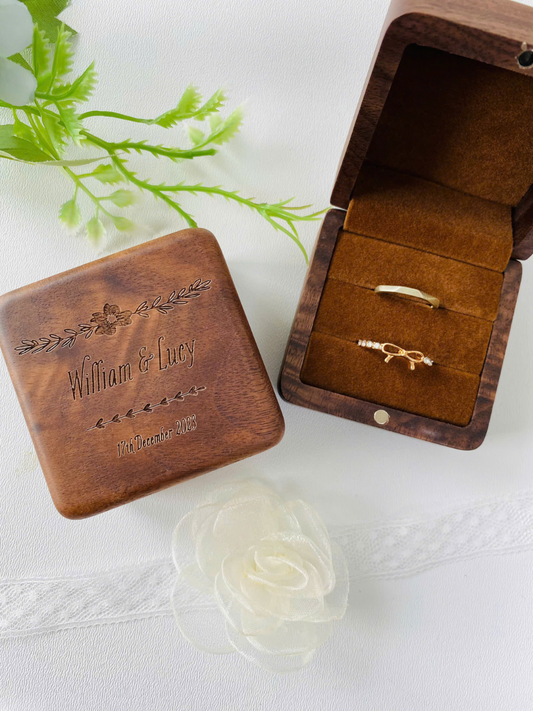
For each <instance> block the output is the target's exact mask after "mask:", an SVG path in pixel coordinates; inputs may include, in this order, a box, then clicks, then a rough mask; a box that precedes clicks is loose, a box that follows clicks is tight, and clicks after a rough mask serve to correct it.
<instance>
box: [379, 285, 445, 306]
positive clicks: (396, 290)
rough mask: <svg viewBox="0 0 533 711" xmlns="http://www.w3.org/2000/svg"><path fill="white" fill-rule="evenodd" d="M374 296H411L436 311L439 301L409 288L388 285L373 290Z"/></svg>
mask: <svg viewBox="0 0 533 711" xmlns="http://www.w3.org/2000/svg"><path fill="white" fill-rule="evenodd" d="M374 291H375V293H376V294H404V295H405V296H412V297H413V298H415V299H421V300H422V301H426V302H427V303H428V304H429V305H430V306H431V308H432V309H438V308H439V306H440V301H439V299H437V297H436V296H431V295H430V294H426V293H425V292H424V291H420V289H412V288H411V287H410V286H390V285H388V284H380V285H379V286H376V288H375V289H374Z"/></svg>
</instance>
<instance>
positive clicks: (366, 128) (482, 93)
mask: <svg viewBox="0 0 533 711" xmlns="http://www.w3.org/2000/svg"><path fill="white" fill-rule="evenodd" d="M531 45H533V9H532V8H530V7H526V6H524V5H521V4H518V3H514V2H510V1H509V0H491V1H489V2H487V1H486V0H468V1H466V0H464V1H458V0H451V1H448V2H441V0H424V1H423V0H399V1H397V2H393V4H392V5H391V9H390V12H389V15H388V17H387V20H386V22H385V26H384V28H383V32H382V37H381V40H380V43H379V45H378V49H377V52H376V56H375V58H374V61H373V65H372V67H371V69H370V74H369V77H368V79H367V83H366V87H365V89H364V91H363V95H362V98H361V101H360V105H359V108H358V111H357V113H356V116H355V119H354V123H353V125H352V128H351V131H350V134H349V137H348V141H347V144H346V147H345V151H344V155H343V158H342V161H341V164H340V168H339V172H338V174H337V178H336V182H335V186H334V189H333V194H332V198H331V201H332V204H333V205H335V206H338V207H341V208H344V209H347V207H348V205H349V202H350V196H351V195H352V191H353V189H354V186H355V183H356V180H357V177H358V175H359V171H360V169H361V167H362V165H363V163H364V162H369V163H372V164H374V165H380V166H384V167H388V168H392V169H394V170H398V171H402V172H405V173H409V174H411V175H415V176H418V177H421V178H424V179H426V180H430V181H433V182H435V183H437V184H439V185H443V186H445V187H449V188H452V189H454V190H459V191H462V192H464V193H466V194H468V195H473V196H476V197H481V198H484V199H486V200H490V201H495V202H500V203H503V204H505V205H509V206H510V208H511V209H512V216H513V231H514V237H513V239H514V251H513V256H514V257H516V258H519V259H527V258H528V257H529V256H530V255H531V253H532V252H533V189H532V188H531V186H532V184H533V131H532V130H531V128H530V126H531V118H530V117H531V115H532V113H533V53H529V47H530V46H531ZM528 53H529V54H528ZM524 65H525V66H524Z"/></svg>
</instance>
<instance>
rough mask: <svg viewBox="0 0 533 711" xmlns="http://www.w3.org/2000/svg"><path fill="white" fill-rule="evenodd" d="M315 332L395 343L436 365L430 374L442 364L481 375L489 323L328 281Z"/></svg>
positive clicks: (379, 355) (333, 280) (383, 374)
mask: <svg viewBox="0 0 533 711" xmlns="http://www.w3.org/2000/svg"><path fill="white" fill-rule="evenodd" d="M314 331H319V332H320V333H324V334H326V335H329V336H335V337H336V338H342V339H344V340H346V341H352V342H357V341H358V340H371V341H378V342H379V343H394V344H396V345H397V346H400V347H401V348H404V349H405V350H416V351H422V353H424V355H426V356H429V357H430V358H431V359H432V360H434V361H435V366H433V370H437V369H438V367H437V366H441V365H444V366H446V367H447V368H455V369H457V370H464V371H466V372H468V373H473V374H474V375H479V373H480V372H481V369H482V368H483V363H484V362H485V355H486V352H487V347H488V344H489V339H490V334H491V332H492V323H491V322H490V321H487V320H485V319H478V318H474V317H472V316H466V315H464V314H459V313H457V312H455V311H448V310H447V309H431V308H430V307H429V306H425V305H423V304H422V303H417V302H414V301H410V300H407V299H401V298H389V297H388V296H386V295H384V294H375V293H374V292H373V291H371V290H370V289H363V288H361V287H359V286H354V285H353V284H348V283H346V282H342V281H336V280H335V279H328V280H327V282H326V286H325V288H324V292H323V294H322V300H321V303H320V308H319V310H318V314H317V317H316V320H315V325H314ZM376 357H377V359H378V361H379V360H383V359H384V357H385V356H384V355H383V354H382V353H378V354H377V355H376ZM403 364H404V367H405V376H406V377H407V378H409V375H410V373H409V372H408V363H407V361H406V360H405V359H404V360H403ZM427 367H428V366H425V365H420V366H417V368H422V369H426V368H427ZM387 375H388V371H387V369H386V368H385V369H384V370H383V372H382V373H381V376H382V378H384V379H385V380H386V379H387Z"/></svg>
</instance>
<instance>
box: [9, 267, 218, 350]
mask: <svg viewBox="0 0 533 711" xmlns="http://www.w3.org/2000/svg"><path fill="white" fill-rule="evenodd" d="M210 288H211V280H210V279H207V280H206V281H202V280H201V279H197V280H196V281H195V282H193V283H192V284H190V285H189V287H182V288H181V289H180V290H179V291H176V290H174V291H173V292H172V293H171V294H170V295H169V297H168V299H167V300H166V301H163V300H162V298H161V296H157V297H156V298H155V299H154V300H153V301H152V303H151V304H149V302H148V301H142V302H141V303H140V304H139V305H138V306H137V308H136V309H135V311H128V310H125V311H121V310H120V308H119V307H118V306H117V305H116V304H108V303H106V304H104V307H103V309H102V311H95V312H94V313H93V316H92V318H91V319H90V321H89V323H80V324H78V328H77V329H74V328H65V329H63V331H64V333H65V335H64V336H63V335H59V334H57V333H50V334H49V335H48V336H44V337H41V338H38V339H28V338H25V339H23V340H22V341H21V342H20V345H18V346H16V347H15V350H16V351H17V353H18V354H19V355H26V354H27V353H31V354H33V355H35V354H37V353H41V352H42V351H45V352H46V353H51V352H52V351H54V350H55V349H56V348H57V347H58V346H61V348H72V347H73V346H74V344H75V343H76V341H77V339H78V336H83V337H84V338H91V336H93V335H95V334H96V335H100V336H101V335H106V336H113V335H114V334H115V333H116V331H117V327H118V326H129V325H130V324H131V323H133V321H132V317H133V316H139V317H140V318H149V317H150V313H151V312H152V311H157V312H158V313H160V314H163V315H164V316H166V315H167V314H168V313H169V312H170V311H172V310H173V309H174V307H175V306H186V305H187V304H188V303H189V302H190V300H191V299H197V298H198V297H200V296H201V295H202V294H203V293H204V291H208V290H209V289H210Z"/></svg>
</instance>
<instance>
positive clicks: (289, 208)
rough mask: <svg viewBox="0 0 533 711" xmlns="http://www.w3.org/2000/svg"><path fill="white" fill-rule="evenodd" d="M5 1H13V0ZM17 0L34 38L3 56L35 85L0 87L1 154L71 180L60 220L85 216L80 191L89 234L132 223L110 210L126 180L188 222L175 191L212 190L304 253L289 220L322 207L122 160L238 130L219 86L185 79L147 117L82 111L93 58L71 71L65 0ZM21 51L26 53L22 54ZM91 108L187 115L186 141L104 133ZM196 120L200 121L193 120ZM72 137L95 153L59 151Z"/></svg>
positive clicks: (157, 121) (212, 144)
mask: <svg viewBox="0 0 533 711" xmlns="http://www.w3.org/2000/svg"><path fill="white" fill-rule="evenodd" d="M5 1H6V2H7V3H8V4H15V0H5ZM24 3H25V5H27V7H28V10H29V11H30V13H31V15H32V18H33V22H34V29H33V41H32V43H31V47H30V48H29V49H28V50H26V51H25V52H24V53H22V54H21V53H18V54H16V55H14V56H11V57H10V58H9V60H10V62H14V63H17V64H18V65H19V68H18V69H17V68H15V69H17V71H19V72H22V68H24V69H25V70H26V72H31V74H32V75H33V77H35V79H33V77H30V79H31V81H32V82H34V84H35V90H34V91H32V92H31V97H30V98H31V100H30V101H27V102H26V103H24V104H23V105H14V104H10V103H9V102H7V101H2V100H1V99H2V95H1V92H0V106H1V107H4V108H7V109H10V110H11V112H12V123H8V124H4V125H0V158H4V159H8V160H15V161H22V162H24V163H32V164H41V165H47V166H53V167H55V168H56V169H58V170H61V171H62V172H63V174H64V175H66V176H67V177H68V179H69V180H70V181H72V183H73V186H74V193H73V195H72V197H71V198H70V199H69V200H67V202H65V203H64V204H63V205H62V206H61V208H60V210H59V217H60V219H61V220H62V222H63V223H64V224H65V225H66V226H67V227H69V228H71V229H76V228H79V227H81V225H82V223H83V222H84V218H83V217H82V213H81V210H80V207H79V203H78V197H79V195H80V193H83V194H85V195H86V196H87V197H88V198H89V200H90V201H91V202H92V203H93V205H94V214H93V216H92V217H91V218H90V219H89V220H88V221H87V222H86V224H85V228H86V231H87V234H88V236H89V237H90V238H91V239H92V240H93V241H95V242H98V241H99V240H100V239H101V238H102V236H103V235H104V233H105V227H104V223H103V221H102V217H103V218H104V219H105V218H107V219H109V220H111V221H112V223H113V224H114V225H115V227H116V228H117V229H118V230H122V231H128V230H130V229H132V228H133V227H134V225H133V223H132V222H131V221H130V220H129V219H128V218H126V217H124V216H123V215H121V214H117V212H116V209H117V208H118V209H119V210H120V209H122V208H126V207H128V206H130V205H132V204H133V203H134V202H135V200H136V193H135V192H134V191H133V190H132V189H131V188H134V189H138V190H140V191H146V192H148V193H151V194H152V195H153V196H154V198H156V199H160V200H162V201H163V202H165V203H166V204H167V205H168V206H169V207H170V208H171V209H173V210H175V211H176V212H177V213H178V214H179V215H180V216H181V217H182V218H183V219H184V220H185V222H186V223H187V224H188V225H189V226H191V227H196V222H195V220H194V218H193V217H192V215H191V214H189V213H188V212H187V211H186V210H185V209H184V208H183V207H182V205H181V204H180V202H179V195H180V194H182V193H192V194H193V195H197V194H201V193H203V194H206V195H218V196H220V197H223V198H225V199H227V200H230V201H234V202H236V203H239V204H241V205H245V206H246V207H248V208H251V209H252V210H254V211H255V212H257V213H258V214H259V215H261V216H262V217H263V218H264V219H265V220H267V222H269V223H270V225H271V226H272V227H273V228H274V229H276V230H280V231H281V232H284V233H285V234H286V235H288V236H289V237H290V238H291V239H292V240H293V241H294V242H295V243H296V244H297V245H298V247H299V248H300V250H301V251H302V253H303V254H304V256H305V258H306V259H307V254H306V251H305V248H304V246H303V245H302V243H301V241H300V238H299V235H298V231H297V228H296V223H297V222H300V221H309V220H316V219H318V217H319V215H320V214H322V213H321V212H314V213H310V214H304V212H303V211H305V210H307V209H308V208H309V207H310V206H309V205H306V206H302V207H296V206H293V205H292V204H291V203H292V199H290V200H282V201H279V202H276V203H273V204H270V203H265V202H257V201H256V200H255V199H247V198H244V197H242V196H241V195H240V194H239V192H238V191H230V190H225V189H224V188H222V187H221V186H219V185H216V186H208V185H203V184H202V183H198V184H195V185H192V184H188V183H187V182H185V181H180V182H177V183H176V184H173V185H168V184H166V183H155V182H152V181H151V180H150V179H149V178H145V177H140V176H139V175H138V174H137V173H136V172H134V171H133V170H132V168H131V167H130V166H129V164H128V159H129V156H130V154H132V153H137V154H142V155H147V156H149V157H153V158H166V159H168V160H171V161H174V162H181V161H184V160H193V159H195V158H199V157H204V156H212V155H215V153H216V152H217V150H218V147H219V146H221V145H222V144H224V143H227V142H228V141H229V140H231V139H232V138H233V137H234V136H235V134H236V133H237V132H238V130H239V127H240V125H241V122H242V115H243V114H242V108H241V107H238V108H236V109H235V110H234V111H233V112H231V113H230V114H229V115H227V116H225V117H224V116H223V115H222V113H221V111H222V109H223V107H224V105H225V103H226V100H227V96H226V93H225V92H224V91H223V90H222V89H219V90H218V91H216V92H215V93H214V94H213V95H212V96H211V97H210V98H209V99H207V101H205V102H203V101H202V97H201V94H200V92H199V91H198V89H197V88H196V87H195V86H193V85H189V86H188V87H187V88H186V89H185V91H184V92H183V94H182V96H181V98H180V100H179V101H178V103H177V105H176V106H175V107H174V108H172V109H170V110H169V111H166V112H165V113H163V114H161V115H160V116H157V117H155V118H151V119H146V118H137V117H134V116H128V115H126V114H123V113H117V112H115V111H98V110H94V111H85V112H84V111H83V110H82V108H81V107H82V105H83V104H84V103H85V102H87V101H88V100H89V98H90V97H91V95H92V94H93V92H94V89H95V87H96V83H97V75H96V72H95V68H94V62H93V63H92V64H90V65H89V66H88V67H87V69H86V70H85V71H84V72H83V73H82V74H81V75H79V76H77V77H73V76H72V75H71V69H72V63H73V48H72V43H71V37H72V34H73V33H74V31H73V30H71V29H70V28H67V27H66V26H65V25H64V24H63V23H60V22H59V20H57V19H56V15H57V14H58V13H59V12H61V11H62V10H63V9H64V7H65V6H66V4H67V0H24ZM16 4H17V5H20V3H16ZM23 55H26V58H25V57H24V56H23ZM2 61H4V62H5V61H6V60H2ZM96 116H102V117H108V118H110V119H115V120H119V121H121V122H125V123H127V122H133V123H137V124H145V125H147V126H151V125H157V126H161V127H163V128H166V129H170V128H172V127H173V126H176V125H177V124H179V123H181V122H184V121H187V122H189V121H190V122H194V123H187V124H186V127H187V132H188V137H189V139H190V144H191V145H190V146H189V147H183V148H177V147H172V146H167V145H152V144H151V143H148V140H140V141H135V140H131V139H121V140H117V141H108V140H104V139H103V138H101V137H100V136H98V135H96V133H95V132H94V131H92V130H90V129H89V128H87V123H88V121H89V119H91V118H92V117H96ZM198 122H200V124H201V125H202V124H203V126H206V128H200V126H199V125H198ZM71 144H74V145H76V146H78V147H82V148H90V149H92V150H94V149H98V150H99V151H100V155H99V156H98V157H96V158H86V159H83V158H82V159H77V160H67V159H65V157H64V156H65V153H66V151H67V149H68V148H69V147H70V146H71ZM99 184H103V185H104V186H105V185H107V186H114V187H116V189H115V190H114V192H111V194H106V195H101V194H99V192H98V190H97V188H98V185H99ZM95 186H96V187H95Z"/></svg>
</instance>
